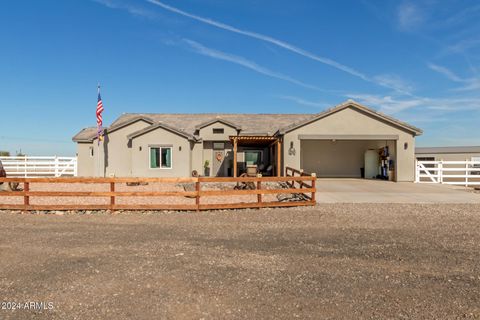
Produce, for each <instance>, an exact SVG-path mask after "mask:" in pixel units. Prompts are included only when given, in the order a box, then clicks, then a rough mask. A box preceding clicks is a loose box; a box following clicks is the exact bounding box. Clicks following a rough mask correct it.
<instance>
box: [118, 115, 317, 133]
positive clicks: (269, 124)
mask: <svg viewBox="0 0 480 320" xmlns="http://www.w3.org/2000/svg"><path fill="white" fill-rule="evenodd" d="M311 116H312V115H311V114H247V113H244V114H233V113H192V114H185V113H183V114H181V113H141V114H139V113H125V114H122V115H121V116H120V117H119V118H118V119H117V120H115V122H114V123H112V127H113V126H115V127H116V126H119V125H121V124H122V123H124V122H128V121H130V120H131V119H132V118H137V117H144V118H148V119H152V121H154V122H163V123H165V124H168V125H169V126H171V127H174V128H177V129H178V130H181V131H183V132H185V133H187V134H190V135H192V134H194V132H195V130H196V129H197V126H199V125H202V124H205V123H209V122H211V121H212V122H214V121H213V120H215V119H221V120H225V122H227V123H231V124H234V125H235V126H237V127H241V128H242V134H270V135H272V134H274V133H275V132H277V131H278V129H279V128H281V127H284V126H287V125H289V124H292V123H294V122H298V121H302V120H306V119H308V118H310V117H311Z"/></svg>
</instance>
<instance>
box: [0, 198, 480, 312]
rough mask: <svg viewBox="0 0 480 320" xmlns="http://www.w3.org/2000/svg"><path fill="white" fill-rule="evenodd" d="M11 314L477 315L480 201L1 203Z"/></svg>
mask: <svg viewBox="0 0 480 320" xmlns="http://www.w3.org/2000/svg"><path fill="white" fill-rule="evenodd" d="M0 219H1V221H2V232H1V233H0V296H1V297H2V299H3V301H20V302H26V301H45V302H52V303H53V305H54V308H53V309H52V310H43V311H38V310H37V311H34V310H16V311H9V310H0V318H1V319H30V318H32V315H36V316H37V317H39V318H42V317H43V318H48V319H73V318H77V319H94V318H95V319H96V318H98V319H105V318H118V319H125V318H135V319H192V318H194V319H201V318H204V319H292V318H302V319H304V318H307V319H308V318H311V319H318V318H321V319H386V318H392V319H393V318H394V319H426V318H427V319H455V318H467V319H479V318H480V255H479V254H478V248H479V247H480V233H479V231H478V230H480V206H479V205H400V204H399V205H385V204H376V205H372V204H362V205H348V204H344V205H321V206H319V207H316V208H302V209H299V208H294V209H270V210H240V211H225V212H223V211H216V212H202V213H149V214H141V213H140V214H139V213H136V214H133V213H132V214H121V215H115V216H111V215H108V214H90V215H64V216H56V215H17V214H12V213H7V212H2V213H0Z"/></svg>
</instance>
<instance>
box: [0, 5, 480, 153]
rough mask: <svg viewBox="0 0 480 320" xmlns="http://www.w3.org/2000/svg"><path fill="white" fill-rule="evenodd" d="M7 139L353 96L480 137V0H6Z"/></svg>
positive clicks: (5, 144)
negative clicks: (99, 115) (128, 119)
mask: <svg viewBox="0 0 480 320" xmlns="http://www.w3.org/2000/svg"><path fill="white" fill-rule="evenodd" d="M0 40H1V42H2V49H1V50H0V75H1V77H0V106H1V114H0V150H9V151H11V152H15V151H19V150H22V152H25V153H27V154H30V155H54V154H57V155H74V154H75V145H74V143H73V142H71V137H72V136H73V135H74V134H75V133H76V132H78V131H79V130H80V129H81V128H83V127H87V126H95V121H96V120H95V107H96V85H97V82H98V81H100V82H101V84H102V97H103V102H104V106H105V112H104V124H106V125H108V124H110V123H111V122H112V121H113V120H115V118H116V117H118V116H119V115H120V114H121V113H122V112H158V113H162V112H165V113H170V112H179V113H184V112H185V113H188V112H251V113H276V112H281V113H316V112H320V111H322V110H323V109H325V108H327V107H331V106H334V105H336V104H339V103H341V102H343V101H345V100H346V99H349V98H353V99H355V100H357V101H359V102H361V103H364V104H366V105H367V106H370V107H373V108H375V109H377V110H380V111H381V112H384V113H386V114H389V115H391V116H394V117H396V118H399V119H401V120H404V121H407V122H409V123H411V124H413V125H416V126H418V127H420V128H422V129H423V130H424V135H423V136H421V137H420V138H418V140H417V144H418V145H421V146H440V145H480V130H479V123H480V3H479V2H478V1H474V0H472V1H455V0H416V1H389V0H385V1H368V0H364V1H361V0H355V1H353V0H352V1H347V0H330V1H314V0H311V1H307V0H297V1H287V0H275V1H274V0H262V1H260V0H242V1H223V0H184V1H173V0H164V1H163V0H162V1H156V0H135V1H133V0H76V1H75V0H72V1H58V0H57V1H53V0H44V1H2V3H1V4H0Z"/></svg>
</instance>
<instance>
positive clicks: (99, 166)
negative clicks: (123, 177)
mask: <svg viewBox="0 0 480 320" xmlns="http://www.w3.org/2000/svg"><path fill="white" fill-rule="evenodd" d="M99 94H100V82H98V83H97V97H98V95H99ZM97 139H98V141H97V147H98V150H97V168H98V169H97V170H98V172H97V175H98V177H101V175H100V173H101V172H102V170H101V163H100V126H99V125H98V124H97Z"/></svg>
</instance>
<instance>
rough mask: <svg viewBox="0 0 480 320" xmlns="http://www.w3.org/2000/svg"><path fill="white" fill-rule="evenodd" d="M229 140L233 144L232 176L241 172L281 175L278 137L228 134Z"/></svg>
mask: <svg viewBox="0 0 480 320" xmlns="http://www.w3.org/2000/svg"><path fill="white" fill-rule="evenodd" d="M230 141H231V142H232V144H233V176H234V177H237V176H239V175H241V174H242V173H247V174H249V175H252V174H253V175H256V173H262V174H265V175H276V176H280V175H281V154H282V151H281V148H282V144H281V139H280V138H279V137H274V136H230ZM239 155H241V157H239ZM250 171H253V172H250Z"/></svg>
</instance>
